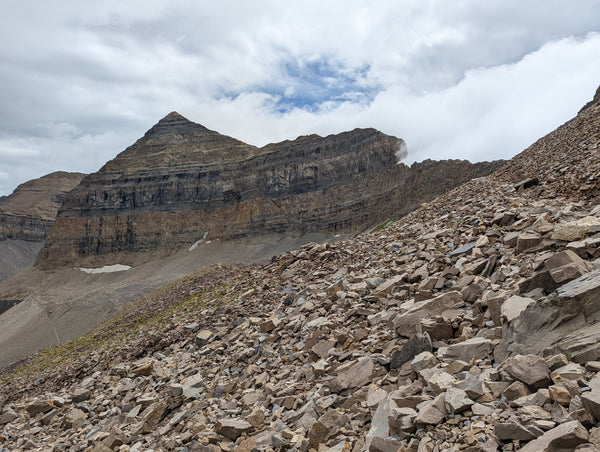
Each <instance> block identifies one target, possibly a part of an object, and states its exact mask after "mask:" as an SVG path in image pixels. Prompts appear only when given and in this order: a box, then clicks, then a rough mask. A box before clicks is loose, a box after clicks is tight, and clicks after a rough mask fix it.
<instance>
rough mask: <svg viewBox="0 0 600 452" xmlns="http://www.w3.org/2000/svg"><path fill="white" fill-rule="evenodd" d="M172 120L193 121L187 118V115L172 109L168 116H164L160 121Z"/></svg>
mask: <svg viewBox="0 0 600 452" xmlns="http://www.w3.org/2000/svg"><path fill="white" fill-rule="evenodd" d="M172 121H188V122H191V121H190V120H189V119H187V118H186V117H184V116H182V115H180V114H179V113H177V112H176V111H172V112H171V113H169V114H168V115H167V116H165V117H164V118H162V119H161V120H160V121H158V122H159V123H161V122H172Z"/></svg>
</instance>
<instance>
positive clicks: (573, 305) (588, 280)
mask: <svg viewBox="0 0 600 452" xmlns="http://www.w3.org/2000/svg"><path fill="white" fill-rule="evenodd" d="M557 293H558V299H557V300H556V301H555V302H554V304H555V305H556V306H559V307H563V308H565V309H567V310H568V311H569V312H572V313H573V314H574V315H576V314H578V313H582V314H583V315H584V316H585V317H589V316H590V315H592V314H594V313H596V312H598V311H600V269H599V270H594V271H592V272H590V273H586V274H585V275H583V276H581V277H579V278H577V279H575V280H573V281H571V282H569V283H567V284H565V285H563V286H561V287H559V288H558V289H557Z"/></svg>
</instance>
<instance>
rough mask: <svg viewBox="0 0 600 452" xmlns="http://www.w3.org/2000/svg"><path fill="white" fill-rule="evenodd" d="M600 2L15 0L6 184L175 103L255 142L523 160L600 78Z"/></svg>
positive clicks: (86, 166)
mask: <svg viewBox="0 0 600 452" xmlns="http://www.w3.org/2000/svg"><path fill="white" fill-rule="evenodd" d="M598 24H600V1H597V0H587V1H586V0H582V1H576V2H566V1H540V0H534V1H529V2H518V1H495V0H491V1H486V2H480V1H475V0H472V1H456V2H442V1H423V0H403V1H384V0H382V1H378V2H376V3H373V2H364V1H348V0H346V1H336V0H332V1H299V2H294V3H291V4H289V5H287V4H285V3H281V2H277V1H274V0H273V1H255V2H242V1H223V2H219V4H218V5H217V4H215V3H214V2H206V1H181V0H180V1H170V2H167V1H143V2H142V1H128V2H116V1H106V2H88V1H61V2H42V1H27V0H25V1H23V0H21V1H13V0H8V1H6V2H4V5H3V17H2V27H0V36H1V38H2V41H1V42H2V44H1V45H0V55H1V57H2V64H1V65H0V100H1V102H0V117H1V119H2V120H1V121H0V194H8V193H10V192H11V191H12V190H13V189H14V188H15V186H16V185H17V184H18V183H21V182H24V181H26V180H28V179H31V178H34V177H39V176H41V175H43V174H46V173H48V172H51V171H56V170H70V171H83V172H91V171H95V170H97V169H98V168H99V167H100V166H101V165H102V164H103V163H104V162H105V161H107V160H109V159H111V158H113V157H114V156H115V155H116V154H117V153H119V152H120V151H122V150H123V149H124V148H125V147H126V146H128V145H130V144H131V143H133V141H134V140H135V139H137V138H139V137H140V136H141V135H143V133H144V132H145V131H146V130H147V129H148V128H149V127H151V126H152V125H153V124H154V123H156V122H157V121H158V120H159V119H160V118H161V117H162V116H164V115H165V114H167V113H168V112H169V111H171V110H177V111H179V112H180V113H181V114H183V115H184V116H186V117H188V118H189V119H190V120H192V121H195V122H199V123H201V124H203V125H205V126H207V127H209V128H211V129H214V130H218V131H219V132H221V133H224V134H228V135H231V136H235V137H236V138H239V139H241V140H244V141H247V142H249V143H251V144H255V145H263V144H266V143H267V142H273V141H280V140H283V139H293V138H295V137H296V136H298V135H303V134H308V133H319V134H322V135H327V134H330V133H338V132H341V131H343V130H348V129H353V128H355V127H375V128H378V129H380V130H382V131H383V132H385V133H388V134H392V135H395V136H398V137H400V138H402V139H404V140H405V141H406V143H407V145H408V151H409V155H408V157H407V159H406V161H407V163H410V162H412V161H414V160H422V159H425V158H434V159H441V158H468V159H470V160H475V161H479V160H490V159H496V158H510V157H511V156H512V155H514V154H516V153H518V152H519V151H521V150H522V149H523V148H525V147H526V146H527V145H529V144H530V143H531V142H532V141H534V140H535V139H537V138H539V137H540V136H542V135H544V134H545V133H547V132H549V131H550V130H552V129H554V128H555V127H557V126H558V125H560V124H561V123H562V122H564V121H566V120H568V119H569V118H571V117H572V116H574V115H575V114H576V112H577V111H578V109H579V108H580V107H581V106H583V104H584V103H585V102H587V101H588V100H589V99H591V97H592V96H593V94H594V91H595V89H596V87H597V86H598V85H599V84H600V64H598V61H600V34H598V33H597V31H600V30H598Z"/></svg>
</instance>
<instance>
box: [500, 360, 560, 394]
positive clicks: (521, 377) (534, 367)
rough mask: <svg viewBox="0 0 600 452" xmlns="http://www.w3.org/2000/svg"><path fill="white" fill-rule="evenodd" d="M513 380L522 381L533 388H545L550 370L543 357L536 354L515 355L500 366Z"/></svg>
mask: <svg viewBox="0 0 600 452" xmlns="http://www.w3.org/2000/svg"><path fill="white" fill-rule="evenodd" d="M502 367H503V368H504V370H505V371H506V372H508V374H509V375H510V376H511V377H513V378H514V379H515V380H518V381H522V382H523V383H525V384H526V385H528V386H530V387H531V388H533V389H540V388H545V387H546V386H548V385H549V384H550V371H549V369H548V365H547V364H546V361H545V360H544V358H541V357H539V356H537V355H516V356H513V357H512V358H508V359H507V360H506V361H504V364H503V366H502Z"/></svg>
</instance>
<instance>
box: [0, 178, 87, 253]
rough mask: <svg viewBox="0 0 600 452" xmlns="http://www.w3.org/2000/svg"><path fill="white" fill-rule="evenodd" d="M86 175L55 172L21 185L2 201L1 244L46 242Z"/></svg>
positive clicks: (0, 215)
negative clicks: (60, 211)
mask: <svg viewBox="0 0 600 452" xmlns="http://www.w3.org/2000/svg"><path fill="white" fill-rule="evenodd" d="M83 176H84V175H83V174H80V173H66V172H55V173H51V174H48V175H46V176H43V177H40V178H39V179H35V180H30V181H28V182H25V183H24V184H21V185H19V186H18V187H17V188H16V189H15V191H14V192H13V193H12V194H11V195H9V196H5V197H2V198H1V199H0V240H5V239H14V240H26V241H33V242H40V241H43V240H44V239H45V238H46V236H47V235H48V233H49V232H50V230H51V229H52V225H53V224H54V218H55V217H56V213H57V212H58V209H59V207H60V205H61V204H62V202H63V200H64V199H65V195H66V193H67V192H69V191H70V190H72V189H73V188H74V187H76V186H77V185H78V184H79V182H80V181H81V179H82V178H83Z"/></svg>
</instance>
